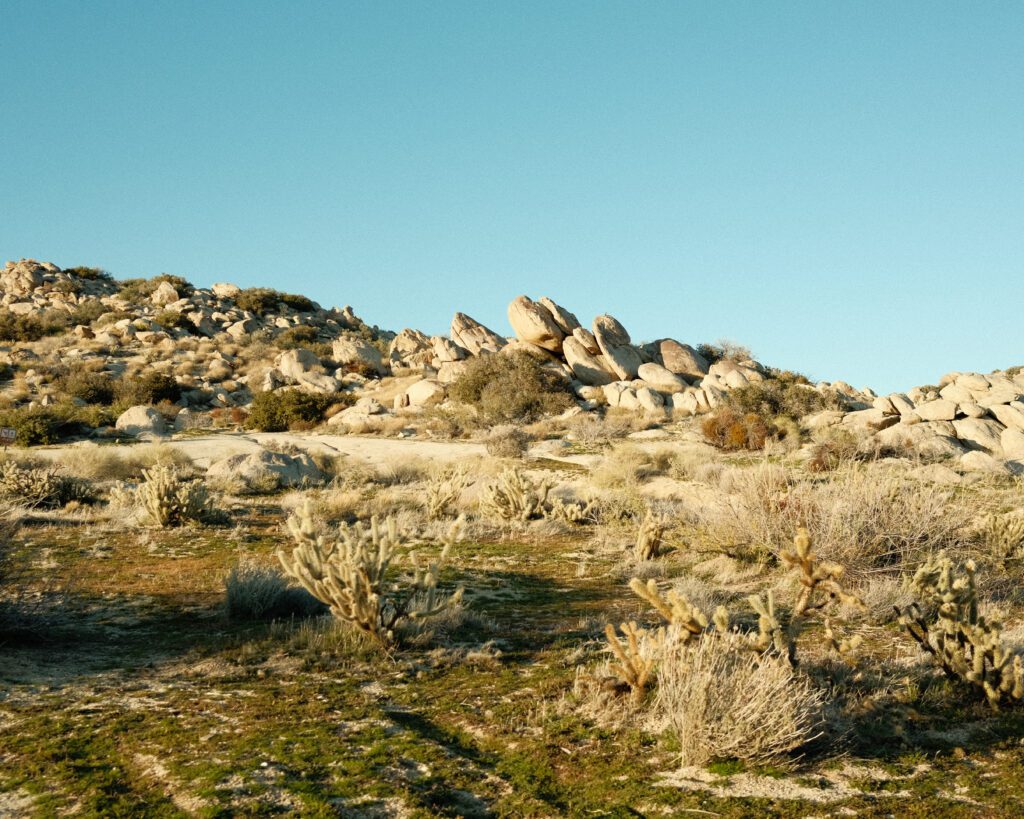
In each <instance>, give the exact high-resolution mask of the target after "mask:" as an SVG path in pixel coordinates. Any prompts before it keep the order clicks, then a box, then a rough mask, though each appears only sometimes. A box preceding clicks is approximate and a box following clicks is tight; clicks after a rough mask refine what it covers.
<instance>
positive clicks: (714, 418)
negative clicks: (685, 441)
mask: <svg viewBox="0 0 1024 819" xmlns="http://www.w3.org/2000/svg"><path fill="white" fill-rule="evenodd" d="M701 430H702V431H703V433H704V437H705V438H707V439H708V441H709V442H710V443H712V444H714V445H715V446H717V447H718V448H719V449H725V450H738V449H750V450H759V449H764V445H765V444H766V443H767V442H768V439H769V438H771V437H772V436H773V435H775V434H776V433H777V430H776V428H775V427H774V425H773V424H772V423H771V422H770V421H766V420H765V419H764V418H763V417H761V416H760V415H758V414H756V413H752V412H748V413H740V412H737V411H736V410H734V409H733V408H732V407H729V406H725V407H720V408H719V409H717V410H716V411H715V412H713V413H712V414H711V415H709V416H707V417H706V418H705V419H704V421H703V422H702V423H701Z"/></svg>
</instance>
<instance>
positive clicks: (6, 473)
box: [0, 461, 93, 509]
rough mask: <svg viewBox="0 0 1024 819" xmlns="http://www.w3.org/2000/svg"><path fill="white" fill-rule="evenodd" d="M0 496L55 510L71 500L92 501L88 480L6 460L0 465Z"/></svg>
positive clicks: (0, 497) (11, 501) (21, 504)
mask: <svg viewBox="0 0 1024 819" xmlns="http://www.w3.org/2000/svg"><path fill="white" fill-rule="evenodd" d="M0 499H2V500H4V501H7V502H10V503H16V504H18V505H19V506H30V507H33V508H45V509H56V508H59V507H62V506H66V505H67V504H69V503H70V502H71V501H78V502H80V503H81V502H87V501H91V500H92V499H93V493H92V487H91V486H90V485H89V483H88V482H87V481H83V480H81V479H78V478H71V477H68V476H65V475H59V474H57V471H56V470H55V469H52V468H43V467H31V466H21V465H20V464H17V463H15V462H14V461H5V462H3V463H2V464H0Z"/></svg>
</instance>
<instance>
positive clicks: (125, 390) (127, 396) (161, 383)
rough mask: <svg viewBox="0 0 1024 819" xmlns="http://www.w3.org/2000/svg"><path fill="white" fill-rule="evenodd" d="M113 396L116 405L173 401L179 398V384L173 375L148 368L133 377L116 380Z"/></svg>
mask: <svg viewBox="0 0 1024 819" xmlns="http://www.w3.org/2000/svg"><path fill="white" fill-rule="evenodd" d="M114 397H115V399H116V402H117V405H118V407H124V408H127V407H133V406H136V405H138V404H159V403H160V402H161V401H170V402H172V403H173V402H175V401H177V400H178V399H180V398H181V386H180V385H179V384H178V382H177V381H176V380H175V378H174V376H173V375H167V374H166V373H161V372H156V371H155V370H149V371H147V372H145V373H142V374H141V375H139V376H137V377H135V378H122V379H121V380H119V381H118V382H117V387H116V388H115V390H114Z"/></svg>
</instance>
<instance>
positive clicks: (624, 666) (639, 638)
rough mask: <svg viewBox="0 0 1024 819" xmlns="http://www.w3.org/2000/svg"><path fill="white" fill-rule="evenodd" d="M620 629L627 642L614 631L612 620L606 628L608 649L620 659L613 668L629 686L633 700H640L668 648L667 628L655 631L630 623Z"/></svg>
mask: <svg viewBox="0 0 1024 819" xmlns="http://www.w3.org/2000/svg"><path fill="white" fill-rule="evenodd" d="M619 630H620V631H621V632H622V635H623V636H624V637H625V638H626V644H625V645H623V644H622V642H621V641H620V640H619V638H618V635H617V634H616V633H615V626H613V625H612V624H611V623H609V624H608V625H607V626H605V629H604V634H605V637H607V638H608V648H609V649H610V650H611V652H612V654H614V655H615V657H616V658H617V659H618V661H619V662H618V665H616V666H614V669H615V672H616V673H617V674H618V675H619V678H620V679H621V680H622V681H623V682H624V683H625V684H626V685H627V686H628V687H629V690H630V691H631V692H632V694H633V700H634V701H635V702H640V700H642V699H643V697H644V692H645V691H646V690H647V682H648V680H649V679H650V676H651V672H652V671H653V670H654V666H655V665H656V664H657V661H658V657H659V655H660V654H661V653H662V651H663V649H664V647H665V629H664V628H659V629H658V630H657V631H655V632H653V633H652V632H649V631H646V630H645V629H642V628H640V627H639V626H638V625H637V624H636V623H634V622H630V623H622V624H621V625H619Z"/></svg>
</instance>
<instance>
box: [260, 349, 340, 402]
mask: <svg viewBox="0 0 1024 819" xmlns="http://www.w3.org/2000/svg"><path fill="white" fill-rule="evenodd" d="M274 366H275V367H276V368H277V370H278V371H279V372H280V373H281V374H282V375H283V376H284V377H285V378H289V379H291V380H292V381H294V382H295V383H296V384H297V385H298V386H300V387H304V388H306V389H309V390H312V391H313V392H320V393H325V394H328V395H330V394H333V393H336V392H338V389H339V384H338V380H337V379H336V378H334V377H333V376H331V375H328V374H327V373H326V372H324V367H323V365H322V364H321V363H320V358H319V357H318V356H317V355H316V353H314V352H313V351H312V350H307V349H306V348H305V347H298V348H296V349H294V350H285V352H283V353H281V355H279V356H278V358H277V361H276V362H275V364H274Z"/></svg>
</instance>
